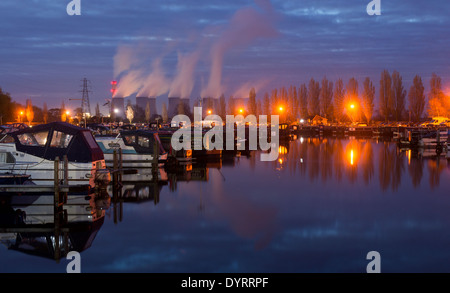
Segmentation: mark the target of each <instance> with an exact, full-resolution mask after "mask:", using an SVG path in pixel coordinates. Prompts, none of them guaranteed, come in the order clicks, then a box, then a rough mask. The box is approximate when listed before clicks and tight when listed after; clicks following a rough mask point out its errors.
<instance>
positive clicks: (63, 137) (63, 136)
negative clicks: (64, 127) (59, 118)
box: [50, 131, 73, 148]
mask: <svg viewBox="0 0 450 293" xmlns="http://www.w3.org/2000/svg"><path fill="white" fill-rule="evenodd" d="M72 137H73V135H71V134H67V133H64V132H60V131H54V132H53V137H52V140H51V142H50V147H52V148H67V147H68V146H69V143H70V140H71V139H72Z"/></svg>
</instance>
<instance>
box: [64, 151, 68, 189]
mask: <svg viewBox="0 0 450 293" xmlns="http://www.w3.org/2000/svg"><path fill="white" fill-rule="evenodd" d="M64 185H69V160H68V159H67V155H64Z"/></svg>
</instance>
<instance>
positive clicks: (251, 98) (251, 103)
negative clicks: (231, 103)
mask: <svg viewBox="0 0 450 293" xmlns="http://www.w3.org/2000/svg"><path fill="white" fill-rule="evenodd" d="M247 108H248V109H247V110H248V113H249V114H253V115H255V114H256V110H257V109H256V91H255V88H251V90H250V93H249V94H248V105H247Z"/></svg>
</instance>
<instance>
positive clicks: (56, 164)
mask: <svg viewBox="0 0 450 293" xmlns="http://www.w3.org/2000/svg"><path fill="white" fill-rule="evenodd" d="M53 180H54V188H55V200H54V203H55V211H56V207H58V206H59V157H56V158H55V162H54V168H53Z"/></svg>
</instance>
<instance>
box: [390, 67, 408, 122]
mask: <svg viewBox="0 0 450 293" xmlns="http://www.w3.org/2000/svg"><path fill="white" fill-rule="evenodd" d="M405 98H406V90H405V89H404V87H403V81H402V77H401V75H400V73H398V72H397V71H396V70H394V72H392V103H393V109H392V110H393V111H394V116H395V120H396V121H399V120H401V119H402V114H403V112H404V111H405Z"/></svg>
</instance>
